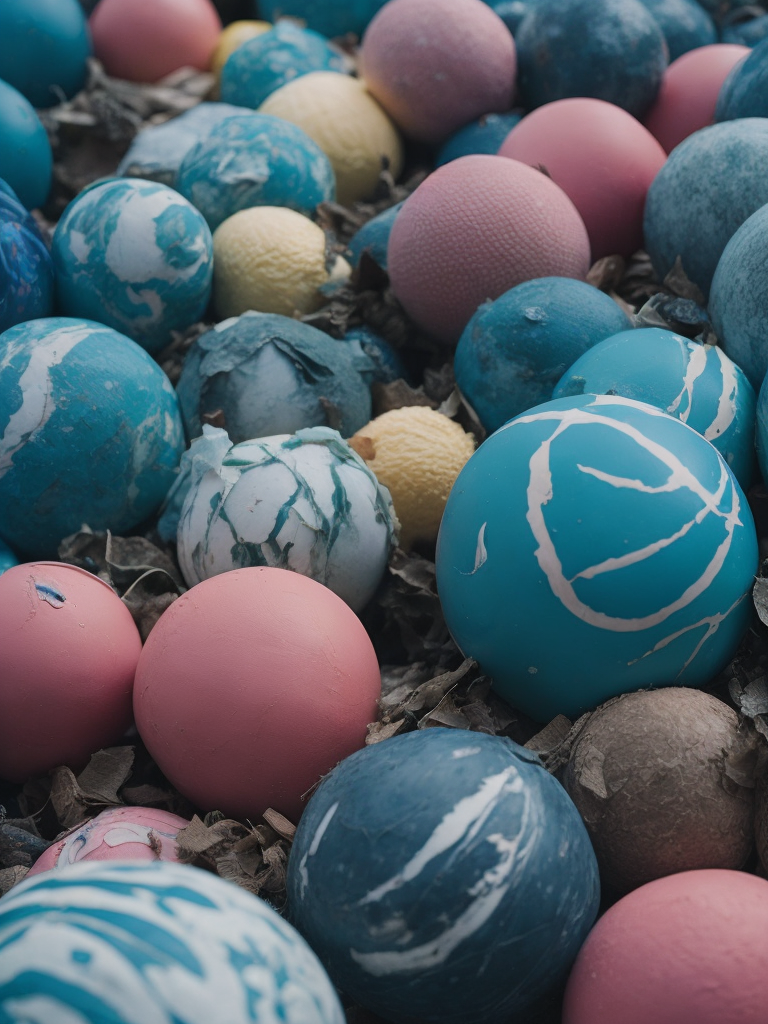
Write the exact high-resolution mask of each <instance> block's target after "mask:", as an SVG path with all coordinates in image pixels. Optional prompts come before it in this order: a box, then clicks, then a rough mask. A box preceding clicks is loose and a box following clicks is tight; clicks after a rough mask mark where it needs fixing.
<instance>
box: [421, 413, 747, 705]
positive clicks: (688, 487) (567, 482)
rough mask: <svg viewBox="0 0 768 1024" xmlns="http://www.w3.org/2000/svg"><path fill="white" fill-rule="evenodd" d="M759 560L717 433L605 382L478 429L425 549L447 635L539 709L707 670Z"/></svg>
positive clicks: (717, 664)
mask: <svg viewBox="0 0 768 1024" xmlns="http://www.w3.org/2000/svg"><path fill="white" fill-rule="evenodd" d="M757 564H758V551H757V537H756V534H755V526H754V523H753V520H752V515H751V512H750V509H749V506H748V504H747V501H746V498H745V497H744V494H743V492H742V490H741V488H740V487H739V485H738V483H737V482H736V479H735V477H734V476H733V474H732V473H731V471H730V470H729V469H728V467H727V466H726V464H725V462H724V461H723V459H722V458H721V457H720V455H719V454H718V453H717V451H716V450H715V448H714V447H713V446H712V445H711V444H710V443H709V442H708V441H705V440H704V438H702V436H701V435H700V434H698V433H697V432H696V431H695V430H693V429H692V428H691V427H689V426H687V425H686V424H684V423H682V422H681V421H680V420H678V419H674V418H673V417H672V416H669V415H667V414H666V413H663V412H661V411H660V410H658V409H656V408H654V407H653V406H650V405H645V404H643V403H640V402H634V401H631V400H630V399H626V398H621V397H617V396H608V395H600V396H594V395H584V396H580V397H574V398H560V399H556V400H554V401H552V402H547V403H545V404H544V405H540V406H537V407H536V408H534V409H531V410H530V411H529V412H527V413H523V414H522V415H521V416H518V417H517V418H516V419H514V420H511V421H510V422H509V423H508V424H506V426H504V427H502V428H501V429H500V430H497V431H496V433H495V434H491V436H490V437H489V438H488V439H487V440H486V441H485V442H484V443H483V444H482V445H481V446H480V448H479V449H478V450H477V451H476V452H475V454H474V455H473V456H472V457H471V459H470V460H469V462H468V463H467V464H466V465H465V467H464V469H463V470H462V471H461V473H460V474H459V477H458V479H457V481H456V483H455V485H454V487H453V490H452V491H451V493H450V496H449V498H448V502H447V505H446V509H445V514H444V516H443V520H442V525H441V528H440V534H439V537H438V542H437V559H436V565H437V587H438V592H439V595H440V601H441V604H442V608H443V612H444V614H445V620H446V622H447V624H448V628H449V629H450V631H451V633H452V634H453V636H454V638H455V640H456V642H457V643H458V645H459V647H460V648H461V649H462V651H463V652H464V653H465V654H466V655H468V656H470V657H473V658H475V659H477V661H478V662H479V663H480V665H481V666H482V668H483V669H484V671H486V672H487V673H488V674H489V675H490V676H491V677H492V679H493V683H494V686H495V688H496V689H497V690H498V692H499V693H500V694H501V695H502V696H503V697H504V698H505V699H506V700H508V701H509V702H510V703H511V704H512V706H513V707H517V708H519V709H520V710H522V711H524V712H525V713H526V714H528V715H530V716H531V717H532V718H534V719H536V720H537V721H541V722H548V721H549V720H550V719H551V718H553V717H554V716H555V715H557V714H564V715H567V716H568V717H571V718H572V717H574V716H575V715H578V714H580V713H581V712H583V711H585V710H587V709H590V708H593V707H596V706H597V705H598V704H600V703H602V702H603V701H605V700H607V699H608V698H609V697H613V696H617V695H618V694H620V693H624V692H627V691H630V690H637V689H640V688H642V687H645V686H659V685H665V686H669V685H672V684H684V685H687V686H694V687H695V686H703V685H705V684H706V683H708V682H709V681H710V680H711V679H712V678H713V677H714V676H715V675H716V674H717V673H718V671H720V669H722V668H723V667H724V666H725V665H726V664H727V663H728V661H729V660H730V659H731V658H732V657H733V655H734V653H735V651H736V649H737V647H738V644H739V642H740V640H741V638H742V636H743V634H744V631H745V630H746V628H747V626H748V625H749V623H750V621H751V614H752V609H751V602H750V599H749V598H750V592H751V588H752V584H753V582H754V573H755V570H756V567H757Z"/></svg>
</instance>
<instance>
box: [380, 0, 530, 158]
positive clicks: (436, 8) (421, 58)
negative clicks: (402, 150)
mask: <svg viewBox="0 0 768 1024" xmlns="http://www.w3.org/2000/svg"><path fill="white" fill-rule="evenodd" d="M360 67H361V72H362V76H363V78H364V80H365V83H366V85H367V86H368V89H369V90H370V92H371V93H373V95H374V96H375V97H376V99H377V100H378V101H379V103H380V104H381V105H382V107H384V109H385V110H386V111H387V113H388V114H389V116H390V117H391V118H392V120H393V121H395V122H396V124H397V125H399V127H400V128H402V130H403V131H404V132H405V133H406V134H408V135H410V136H412V137H413V138H415V139H420V140H422V141H423V142H440V141H442V140H443V139H446V138H447V137H448V136H449V135H450V134H451V133H452V132H454V131H455V130H456V129H457V128H461V127H462V125H465V124H469V122H470V121H473V120H475V118H478V117H480V116H482V115H483V114H490V113H503V112H504V111H506V110H509V109H510V107H511V106H512V100H513V95H514V88H515V72H516V67H517V65H516V58H515V43H514V40H513V38H512V34H511V33H510V31H509V30H508V29H507V27H506V25H505V24H504V22H503V21H502V20H501V18H500V17H499V16H498V15H497V14H496V13H495V12H494V11H493V10H492V9H491V8H490V7H489V6H488V5H487V4H485V3H483V2H482V0H390V2H389V3H387V4H385V5H384V6H383V7H382V8H381V10H380V11H379V12H378V14H377V15H376V16H375V17H374V19H373V20H372V21H371V23H370V25H369V26H368V28H367V29H366V32H365V35H364V36H363V41H362V45H361V49H360Z"/></svg>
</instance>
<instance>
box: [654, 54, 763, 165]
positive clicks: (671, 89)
mask: <svg viewBox="0 0 768 1024" xmlns="http://www.w3.org/2000/svg"><path fill="white" fill-rule="evenodd" d="M751 52H752V51H751V50H750V49H749V47H748V46H739V45H738V44H736V43H712V45H710V46H699V47H697V48H696V49H695V50H689V51H688V52H687V53H684V54H683V55H682V56H681V57H678V58H677V60H673V61H672V63H671V64H670V65H669V67H668V68H667V70H666V71H665V72H664V77H663V78H662V80H661V88H660V89H659V92H658V95H657V97H656V101H655V102H654V104H653V106H652V107H651V109H650V110H649V111H648V113H647V114H646V115H645V117H644V119H643V123H644V124H645V126H646V128H647V129H648V130H649V131H650V132H651V134H652V135H654V136H655V137H656V138H657V139H658V140H659V142H660V143H661V145H662V146H663V147H664V149H665V150H666V151H667V153H671V152H672V150H673V149H674V148H675V146H677V145H678V144H679V143H680V142H682V141H683V139H687V138H688V136H689V135H692V134H693V133H694V132H697V131H698V130H699V129H700V128H706V126H707V125H708V124H712V120H713V118H714V116H715V104H716V103H717V96H718V93H719V92H720V89H721V87H722V84H723V82H724V81H725V79H726V78H727V77H728V73H729V72H730V71H731V69H732V68H733V67H735V65H736V64H738V63H739V61H740V60H743V58H744V57H746V56H747V54H748V53H751Z"/></svg>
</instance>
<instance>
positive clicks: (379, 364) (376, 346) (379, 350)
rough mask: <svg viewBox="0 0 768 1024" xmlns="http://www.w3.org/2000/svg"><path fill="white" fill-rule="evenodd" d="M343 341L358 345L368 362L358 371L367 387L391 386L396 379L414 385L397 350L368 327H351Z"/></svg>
mask: <svg viewBox="0 0 768 1024" xmlns="http://www.w3.org/2000/svg"><path fill="white" fill-rule="evenodd" d="M343 341H346V342H350V343H351V344H352V345H353V346H357V345H359V346H360V349H361V350H362V352H363V354H364V355H366V356H367V357H368V359H369V360H370V366H368V367H367V368H365V369H361V370H360V374H361V376H362V378H363V380H364V381H365V382H366V384H368V385H369V386H370V385H371V384H377V383H378V384H391V383H392V381H395V380H398V379H402V380H404V381H407V382H408V383H409V384H411V385H413V384H414V381H413V378H412V376H411V374H410V373H409V372H408V368H407V367H406V365H405V363H404V362H403V360H402V359H401V358H400V354H399V352H398V351H397V349H395V348H393V347H392V346H391V345H390V344H389V342H388V341H386V340H385V339H384V338H382V337H381V335H379V334H376V333H375V332H374V331H372V330H371V329H370V327H365V326H362V327H352V328H351V329H350V330H348V331H347V333H346V334H345V335H344V338H343ZM363 426H364V424H363Z"/></svg>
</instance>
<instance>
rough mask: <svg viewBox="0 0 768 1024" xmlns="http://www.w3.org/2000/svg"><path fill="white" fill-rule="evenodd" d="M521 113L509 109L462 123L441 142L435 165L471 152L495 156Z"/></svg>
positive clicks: (446, 162) (518, 120) (448, 161)
mask: <svg viewBox="0 0 768 1024" xmlns="http://www.w3.org/2000/svg"><path fill="white" fill-rule="evenodd" d="M521 117H522V114H520V113H517V112H513V111H510V112H509V113H508V114H484V115H483V116H482V117H481V118H480V119H479V120H478V121H473V122H472V123H471V124H466V125H464V127H463V128H459V130H458V131H457V132H454V133H453V135H451V137H450V138H449V139H448V140H447V141H446V142H444V143H443V144H442V146H441V147H440V149H439V150H438V152H437V157H436V159H435V167H442V166H443V164H448V163H450V162H451V160H458V158H459V157H460V156H472V154H473V153H490V154H491V156H495V154H496V153H498V151H499V149H500V147H501V144H502V142H503V141H504V140H505V139H506V137H507V136H508V135H509V133H510V132H511V131H512V129H513V128H514V127H515V125H516V124H518V123H519V122H520V119H521Z"/></svg>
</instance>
